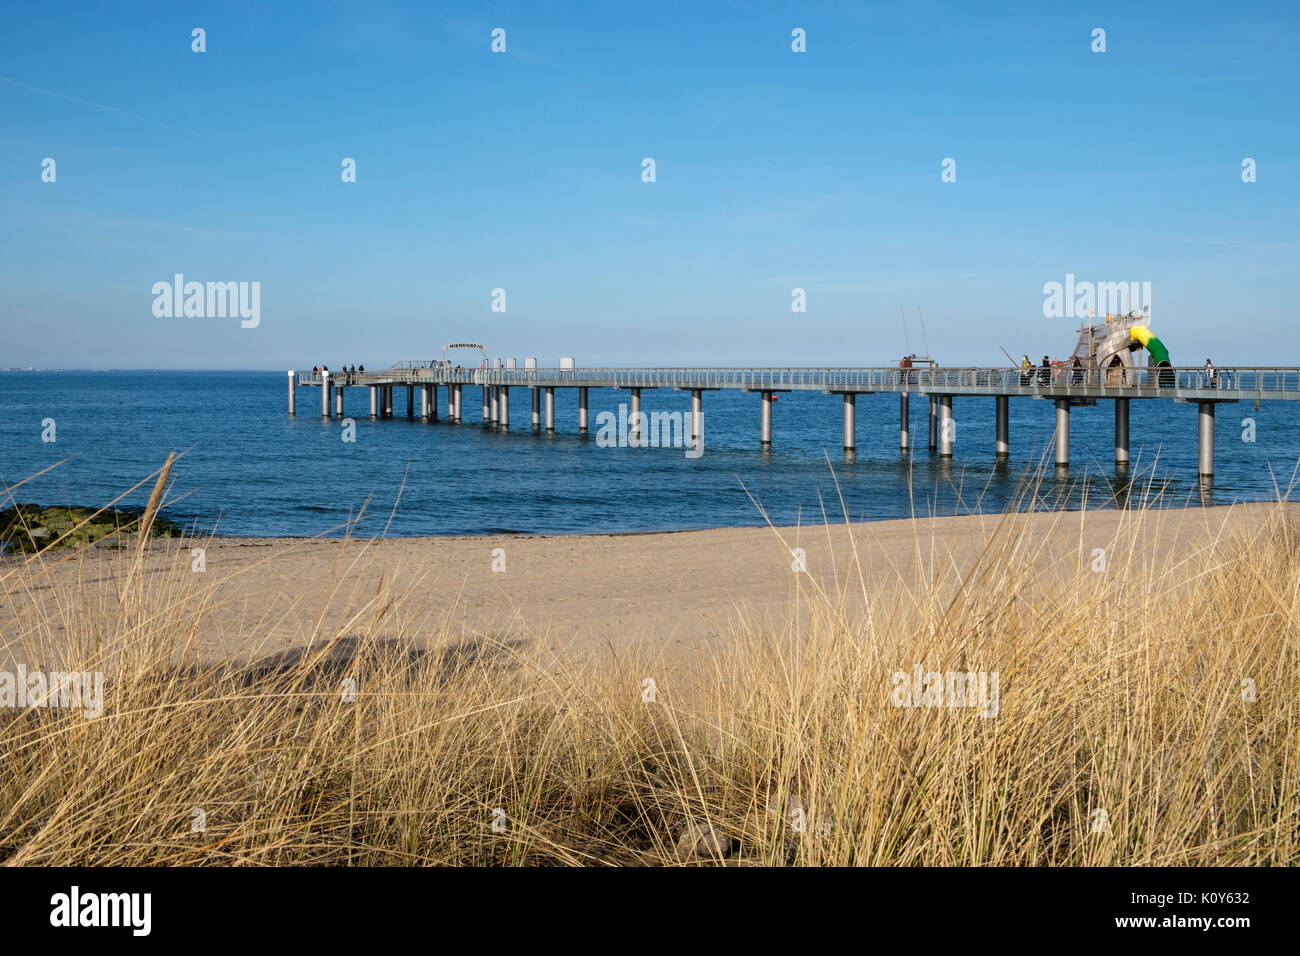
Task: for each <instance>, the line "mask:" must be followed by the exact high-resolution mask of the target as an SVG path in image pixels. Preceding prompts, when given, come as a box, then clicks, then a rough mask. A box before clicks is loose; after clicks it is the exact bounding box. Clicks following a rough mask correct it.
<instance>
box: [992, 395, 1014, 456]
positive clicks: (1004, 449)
mask: <svg viewBox="0 0 1300 956" xmlns="http://www.w3.org/2000/svg"><path fill="white" fill-rule="evenodd" d="M994 402H996V403H997V423H996V425H995V431H996V433H997V436H996V438H995V442H996V444H997V456H998V457H999V458H1006V457H1008V456H1010V454H1011V418H1010V406H1011V399H1010V397H1008V396H1006V395H998V396H997V397H996V398H994Z"/></svg>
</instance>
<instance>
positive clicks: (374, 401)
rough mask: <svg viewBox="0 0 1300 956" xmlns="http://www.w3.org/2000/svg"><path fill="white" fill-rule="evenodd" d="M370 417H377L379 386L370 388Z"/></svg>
mask: <svg viewBox="0 0 1300 956" xmlns="http://www.w3.org/2000/svg"><path fill="white" fill-rule="evenodd" d="M370 417H371V418H378V417H379V386H378V385H371V386H370Z"/></svg>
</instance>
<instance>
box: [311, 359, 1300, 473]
mask: <svg viewBox="0 0 1300 956" xmlns="http://www.w3.org/2000/svg"><path fill="white" fill-rule="evenodd" d="M535 364H536V362H535V361H534V360H532V359H526V360H525V365H526V366H527V367H525V368H516V367H513V366H514V360H509V361H508V363H507V365H505V366H503V367H497V368H460V367H451V366H450V365H448V364H447V363H446V362H438V361H430V362H399V363H398V364H396V365H394V366H392V367H391V368H387V369H384V370H383V371H375V372H363V373H344V372H328V373H312V372H301V371H294V370H290V371H289V373H288V389H289V395H288V402H289V414H290V415H294V414H295V413H296V406H297V397H296V389H297V388H299V387H304V388H319V389H321V404H320V408H321V415H322V416H323V417H326V418H329V417H333V416H339V417H341V416H342V410H343V389H345V388H365V389H369V392H370V415H371V417H372V418H381V417H391V416H392V414H393V394H394V391H395V390H396V389H405V390H406V415H407V417H408V418H414V417H415V408H416V403H415V395H416V393H417V390H418V393H419V396H420V400H419V409H420V419H421V420H423V421H436V420H437V419H438V407H439V405H438V402H439V399H438V394H439V390H444V389H445V392H444V394H445V395H446V409H447V419H448V421H450V422H452V423H456V424H459V423H461V422H462V411H463V410H462V407H461V399H462V391H463V389H464V387H465V386H467V385H468V386H470V387H471V388H475V389H478V390H480V391H481V395H482V399H483V422H484V424H486V425H490V426H495V427H499V428H503V429H509V428H510V390H511V389H528V391H529V397H530V401H531V408H532V430H534V431H540V430H542V428H545V430H546V431H548V432H551V431H554V430H555V390H556V389H557V388H572V389H577V390H578V431H579V433H585V432H586V431H587V396H588V391H589V390H590V389H593V388H612V389H618V390H623V391H626V392H627V393H628V394H629V397H630V404H631V410H632V413H633V415H632V420H633V422H636V421H637V420H638V419H637V417H636V413H637V412H639V411H640V407H641V392H642V390H644V389H655V388H664V389H672V390H674V391H681V392H690V394H691V400H690V409H691V430H692V438H693V439H694V438H696V437H697V436H699V434H700V433H701V429H702V416H703V404H704V393H705V392H710V391H718V390H720V389H732V390H737V391H745V392H755V393H757V395H758V398H759V402H758V409H757V418H758V422H757V424H758V444H759V447H762V448H766V447H769V446H770V445H771V444H772V441H773V435H772V401H773V396H774V395H776V394H777V393H780V392H795V391H804V392H821V393H823V394H825V395H830V396H839V397H840V401H841V402H842V404H843V419H844V433H843V447H844V450H845V452H846V454H851V453H853V451H854V449H855V447H856V445H857V421H856V418H857V416H856V411H857V401H858V397H859V396H864V395H875V394H882V393H883V394H894V395H898V396H899V448H900V449H901V450H908V449H910V448H911V447H912V438H911V434H912V432H911V420H910V419H911V416H910V398H911V396H913V395H916V396H919V397H921V398H925V399H928V402H929V448H930V450H931V451H936V450H937V452H938V454H939V456H940V457H942V458H950V457H951V456H952V453H953V443H954V438H955V426H954V423H955V421H956V415H957V411H958V409H959V408H960V405H959V404H957V400H958V399H960V400H961V401H962V402H965V401H968V400H970V401H974V400H976V399H983V398H991V399H993V400H994V402H995V420H996V426H995V430H994V431H995V433H994V435H993V436H991V437H992V439H993V441H992V444H993V450H994V454H995V455H996V456H997V457H998V458H1005V457H1007V456H1008V455H1009V454H1010V449H1011V441H1012V437H1011V434H1010V425H1009V421H1010V418H1009V404H1010V400H1011V399H1013V398H1026V399H1031V400H1039V401H1044V402H1050V403H1051V405H1052V406H1053V407H1054V409H1055V418H1056V427H1055V441H1054V460H1055V464H1056V466H1057V467H1058V468H1060V469H1068V468H1069V465H1070V413H1071V410H1072V409H1073V408H1076V407H1079V406H1094V405H1097V404H1098V403H1099V402H1101V401H1112V402H1114V409H1115V464H1116V467H1117V468H1119V469H1121V470H1122V469H1125V468H1127V466H1128V463H1129V407H1130V405H1129V403H1130V402H1132V401H1133V400H1135V399H1136V400H1143V399H1146V400H1155V401H1161V400H1163V401H1173V402H1183V403H1194V404H1195V405H1196V406H1197V409H1198V415H1197V422H1198V426H1197V434H1198V473H1199V475H1200V476H1201V478H1202V479H1206V480H1210V479H1212V478H1213V476H1214V420H1215V419H1214V413H1215V407H1216V406H1217V405H1220V404H1224V403H1233V402H1242V401H1251V402H1255V403H1258V402H1264V401H1300V368H1255V367H1250V368H1247V367H1235V368H1220V369H1218V370H1217V371H1218V380H1217V384H1216V386H1214V387H1212V386H1211V383H1210V382H1209V380H1208V379H1207V378H1206V374H1205V370H1204V369H1202V368H1174V367H1170V366H1163V367H1158V368H1155V367H1148V368H1133V367H1130V368H1123V369H1116V368H1111V369H1074V368H1069V367H1060V368H1050V369H1049V368H1043V367H1040V366H1033V367H1031V368H1029V369H1028V370H1023V369H1016V368H913V369H901V368H831V367H828V368H546V369H544V368H536V367H533V366H535ZM471 394H472V393H471ZM331 398H332V399H333V401H332V402H331ZM543 412H544V420H543Z"/></svg>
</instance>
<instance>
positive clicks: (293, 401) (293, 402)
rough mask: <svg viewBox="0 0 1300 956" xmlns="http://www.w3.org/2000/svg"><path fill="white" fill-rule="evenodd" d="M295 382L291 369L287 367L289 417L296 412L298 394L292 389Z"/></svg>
mask: <svg viewBox="0 0 1300 956" xmlns="http://www.w3.org/2000/svg"><path fill="white" fill-rule="evenodd" d="M296 384H297V382H296V381H295V376H294V374H293V369H289V415H290V416H291V417H292V416H296V415H297V414H298V395H297V393H296V392H295V390H294V386H295V385H296Z"/></svg>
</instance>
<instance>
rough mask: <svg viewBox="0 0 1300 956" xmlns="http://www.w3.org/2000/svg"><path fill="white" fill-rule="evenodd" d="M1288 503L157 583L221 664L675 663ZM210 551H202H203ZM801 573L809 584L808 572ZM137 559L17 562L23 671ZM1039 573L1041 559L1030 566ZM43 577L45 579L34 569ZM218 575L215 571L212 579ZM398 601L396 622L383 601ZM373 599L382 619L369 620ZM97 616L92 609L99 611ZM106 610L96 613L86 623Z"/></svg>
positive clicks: (191, 571) (243, 563) (1138, 551)
mask: <svg viewBox="0 0 1300 956" xmlns="http://www.w3.org/2000/svg"><path fill="white" fill-rule="evenodd" d="M1272 507H1274V506H1271V505H1263V504H1249V505H1234V506H1228V507H1215V508H1203V509H1196V508H1193V509H1178V510H1167V511H1158V510H1148V511H1145V512H1143V513H1142V514H1141V516H1140V517H1134V516H1133V515H1132V514H1127V515H1126V514H1125V513H1124V512H1120V511H1114V510H1111V511H1088V512H1052V513H1041V514H1029V515H1024V514H1017V515H1011V516H1006V517H1004V516H1001V515H971V516H961V517H947V518H926V519H916V520H900V521H882V522H873V523H864V524H856V525H852V526H848V525H844V524H840V525H829V526H805V527H797V528H778V529H773V528H731V529H719V530H711V531H691V532H680V533H671V534H643V535H576V536H556V537H521V536H494V537H463V538H398V539H380V540H374V539H372V540H360V539H355V540H342V539H333V540H331V539H235V538H215V539H209V540H206V541H180V542H154V543H151V545H150V546H149V549H148V552H147V554H146V556H145V560H144V564H143V573H144V575H146V576H148V577H150V578H153V579H157V578H160V577H162V578H166V577H172V578H173V579H174V580H175V582H176V583H177V584H178V586H181V587H184V588H188V589H190V593H194V592H195V589H197V592H198V593H199V594H200V595H201V598H202V600H203V601H204V603H205V606H206V609H205V612H204V614H203V616H202V622H203V623H202V625H201V627H200V629H199V633H198V634H197V635H195V637H196V641H197V646H198V649H199V651H200V653H201V655H202V656H203V657H205V658H208V659H212V658H220V657H236V658H240V659H246V660H252V659H256V658H258V657H261V656H264V655H267V654H273V653H281V652H285V651H290V650H293V649H295V648H300V647H303V646H305V645H307V644H308V643H309V642H311V641H313V640H320V639H321V638H322V636H331V635H333V634H336V633H348V632H351V631H354V630H356V631H359V630H362V629H364V628H367V627H375V626H378V627H380V628H381V629H382V630H385V631H389V630H391V632H392V633H395V634H396V633H401V634H404V635H414V636H416V638H417V639H418V640H428V641H439V642H446V641H448V640H465V639H476V638H482V637H494V638H503V639H508V640H512V641H527V642H538V643H540V644H542V645H549V646H554V647H557V648H559V647H563V648H566V649H568V650H571V651H574V652H577V653H580V654H587V653H604V652H612V653H615V654H617V653H619V652H620V651H622V650H623V649H628V648H632V647H636V646H638V645H640V646H648V647H650V648H651V649H652V650H654V651H655V652H656V654H660V655H662V656H664V657H665V658H667V659H670V660H681V659H682V655H683V654H686V655H689V654H690V653H691V652H692V651H695V650H698V649H704V648H708V647H709V646H710V645H711V644H713V642H716V641H718V640H725V639H727V638H728V637H729V636H730V635H732V634H735V633H737V630H736V628H735V625H736V623H737V622H738V621H741V620H744V621H745V622H746V623H747V624H748V625H750V626H757V627H764V626H770V627H773V628H782V629H784V628H786V627H787V626H788V625H789V623H790V621H791V620H792V615H793V616H797V615H799V614H801V613H803V611H804V609H806V607H807V605H808V603H809V602H808V601H807V600H801V599H800V596H801V594H802V595H805V596H809V597H813V596H817V594H818V592H819V591H820V592H821V593H822V594H826V595H832V596H836V600H837V601H840V602H842V603H843V606H844V607H845V608H846V609H849V610H852V608H854V607H855V606H860V605H861V603H862V602H864V601H875V600H882V599H884V600H887V599H891V598H892V597H897V596H898V592H899V590H900V588H907V589H913V593H919V592H920V591H921V590H922V589H923V588H924V587H926V586H933V587H938V588H948V589H952V588H955V587H956V586H958V585H959V584H960V582H961V581H962V580H963V579H964V578H965V576H966V575H967V574H968V573H969V572H970V569H971V568H972V567H973V566H974V564H975V562H976V560H977V558H978V557H979V556H980V555H981V553H982V552H983V551H984V549H985V548H986V547H987V546H988V545H989V543H990V542H991V541H993V540H995V538H996V537H997V536H999V535H1007V534H1009V533H1010V532H1011V530H1012V529H1013V527H1014V528H1023V530H1024V531H1025V532H1027V533H1026V534H1023V535H1020V536H1018V541H1019V542H1020V543H1019V544H1018V546H1017V547H1018V551H1017V557H1018V558H1020V559H1026V560H1027V561H1028V563H1029V565H1030V566H1032V567H1035V568H1036V569H1037V571H1038V572H1039V573H1045V574H1051V573H1052V571H1053V569H1054V568H1059V569H1062V572H1063V573H1064V572H1066V571H1068V573H1072V574H1073V573H1077V571H1078V569H1079V567H1080V566H1081V565H1086V564H1089V563H1091V562H1095V561H1096V549H1098V548H1100V549H1103V550H1106V549H1109V552H1110V553H1112V554H1113V553H1114V552H1115V551H1117V550H1127V549H1129V548H1132V549H1133V553H1134V554H1135V555H1136V556H1137V560H1138V561H1139V562H1151V563H1155V564H1160V565H1164V566H1171V567H1172V566H1176V565H1177V564H1178V563H1179V562H1183V561H1188V560H1194V555H1195V554H1196V552H1198V551H1200V550H1202V549H1204V548H1207V547H1213V546H1214V543H1215V542H1216V541H1224V540H1227V539H1229V538H1230V537H1231V536H1232V534H1233V533H1234V532H1236V531H1245V530H1247V529H1249V528H1250V527H1253V526H1254V525H1256V524H1257V523H1258V522H1259V521H1260V520H1262V519H1263V518H1264V516H1265V515H1266V514H1267V513H1269V509H1270V508H1272ZM196 548H201V549H202V556H201V559H200V556H199V554H198V553H196V552H195V550H194V549H196ZM796 549H802V551H803V552H804V557H803V558H802V564H803V566H804V567H805V568H806V573H796V572H795V570H794V569H795V566H796V565H797V564H799V563H800V557H799V553H798V551H797V550H796ZM125 557H126V552H122V551H116V550H108V549H104V550H92V551H86V552H82V553H81V554H79V555H77V556H75V557H70V556H53V555H47V556H41V557H36V558H10V559H6V560H5V561H4V562H3V563H2V564H0V574H2V575H3V581H4V587H3V589H2V590H0V595H3V601H2V602H0V628H2V629H3V633H4V634H5V641H4V648H3V652H4V655H5V657H7V658H8V659H9V660H10V661H22V660H25V661H28V662H31V661H39V660H40V659H41V658H42V656H43V649H42V648H41V647H40V646H39V642H38V639H37V637H36V635H37V633H38V632H39V630H40V627H39V625H38V619H37V618H38V615H35V614H33V613H32V608H33V607H39V608H41V609H42V610H41V614H42V615H46V616H47V618H48V619H50V620H53V621H55V623H54V625H53V629H54V632H55V633H58V632H60V631H61V630H62V629H63V627H64V626H65V625H64V623H63V621H64V620H72V619H73V618H72V617H71V615H72V611H73V608H72V604H71V603H70V602H74V601H81V602H83V604H82V606H81V607H82V611H83V612H84V613H83V614H82V615H81V616H80V617H78V618H76V619H77V620H82V621H85V620H88V619H93V615H94V613H96V611H95V610H94V608H95V606H96V605H99V606H100V607H101V608H106V607H111V606H112V605H113V603H114V602H115V601H117V600H118V597H117V595H118V590H119V589H120V588H121V587H122V584H123V578H124V576H125V574H126V568H127V567H128V566H129V562H128V561H127V560H125ZM1018 563H1019V564H1024V561H1020V562H1018ZM24 564H26V565H27V567H26V571H27V572H32V571H37V569H38V567H40V568H42V570H40V571H38V573H37V574H31V573H18V572H19V569H20V568H21V567H22V566H23V565H24ZM200 568H201V569H202V570H199V569H200ZM381 593H384V594H387V595H389V597H390V600H386V601H384V602H382V606H383V608H384V613H383V615H382V616H383V617H384V620H383V621H379V622H376V621H375V618H376V617H377V616H380V614H379V611H378V610H377V609H376V607H375V605H374V601H373V599H374V598H375V596H376V595H377V594H381ZM367 604H369V606H368V607H367ZM87 607H89V608H90V610H88V611H87ZM86 614H89V615H90V617H87V616H86Z"/></svg>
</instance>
